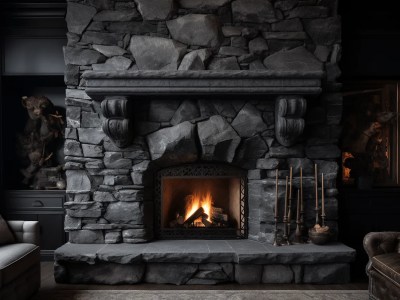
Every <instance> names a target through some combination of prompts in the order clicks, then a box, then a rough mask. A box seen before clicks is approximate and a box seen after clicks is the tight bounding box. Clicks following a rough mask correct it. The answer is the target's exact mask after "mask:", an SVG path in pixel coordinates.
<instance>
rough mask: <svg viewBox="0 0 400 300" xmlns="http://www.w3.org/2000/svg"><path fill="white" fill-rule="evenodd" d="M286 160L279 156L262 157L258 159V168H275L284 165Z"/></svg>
mask: <svg viewBox="0 0 400 300" xmlns="http://www.w3.org/2000/svg"><path fill="white" fill-rule="evenodd" d="M284 163H285V161H284V160H283V159H278V158H260V159H257V165H256V166H257V168H258V169H262V170H275V169H277V168H279V167H282V166H284Z"/></svg>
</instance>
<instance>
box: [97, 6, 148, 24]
mask: <svg viewBox="0 0 400 300" xmlns="http://www.w3.org/2000/svg"><path fill="white" fill-rule="evenodd" d="M140 18H141V17H140V14H139V13H138V11H137V10H136V9H132V8H131V9H125V10H102V11H99V12H98V13H97V14H96V15H95V16H94V17H93V20H94V21H98V22H128V21H134V20H140Z"/></svg>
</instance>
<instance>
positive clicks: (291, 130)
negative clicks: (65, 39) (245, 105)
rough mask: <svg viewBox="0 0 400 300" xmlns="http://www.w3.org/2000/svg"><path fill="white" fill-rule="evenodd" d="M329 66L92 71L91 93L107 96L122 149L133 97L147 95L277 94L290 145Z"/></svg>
mask: <svg viewBox="0 0 400 300" xmlns="http://www.w3.org/2000/svg"><path fill="white" fill-rule="evenodd" d="M323 75H324V73H323V71H312V72H311V71H309V72H300V71H243V70H242V71H112V72H99V71H88V72H85V73H84V75H83V76H84V78H85V79H86V93H87V94H88V95H89V96H90V97H91V98H92V99H94V100H98V101H102V103H101V108H102V113H103V116H104V117H105V121H104V123H103V131H104V133H105V134H106V135H107V136H108V137H109V138H110V139H111V140H112V141H113V142H114V143H115V144H116V145H117V146H118V147H120V148H124V147H127V146H129V144H130V141H131V139H132V137H133V126H132V123H133V120H131V118H132V117H131V116H132V113H131V111H132V110H131V107H132V106H133V105H132V104H131V101H132V100H130V99H132V96H134V98H135V99H139V98H145V97H147V96H158V97H161V96H173V95H184V96H192V97H193V96H204V95H208V96H211V95H212V96H218V95H225V96H226V95H235V96H237V95H269V96H270V95H274V96H276V102H275V131H276V136H277V139H278V141H279V142H280V143H281V144H282V145H284V146H287V147H288V146H291V145H293V144H295V143H296V140H297V139H298V137H299V136H300V135H301V134H302V133H303V130H304V119H303V116H304V114H305V112H306V107H307V106H306V103H307V101H306V98H305V97H313V96H317V95H319V94H320V93H321V91H322V89H321V78H322V77H323Z"/></svg>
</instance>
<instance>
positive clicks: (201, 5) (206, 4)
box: [179, 0, 230, 10]
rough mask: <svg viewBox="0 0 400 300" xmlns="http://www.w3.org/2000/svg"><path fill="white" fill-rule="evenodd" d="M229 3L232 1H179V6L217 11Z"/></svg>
mask: <svg viewBox="0 0 400 300" xmlns="http://www.w3.org/2000/svg"><path fill="white" fill-rule="evenodd" d="M229 2H230V0H179V6H180V7H181V8H187V9H196V10H215V9H217V8H219V7H221V6H224V5H226V4H228V3H229Z"/></svg>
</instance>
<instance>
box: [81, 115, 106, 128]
mask: <svg viewBox="0 0 400 300" xmlns="http://www.w3.org/2000/svg"><path fill="white" fill-rule="evenodd" d="M101 123H102V122H101V119H100V117H99V114H98V113H93V112H87V111H83V112H82V121H81V126H82V127H85V128H100V127H101Z"/></svg>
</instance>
